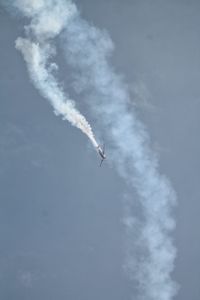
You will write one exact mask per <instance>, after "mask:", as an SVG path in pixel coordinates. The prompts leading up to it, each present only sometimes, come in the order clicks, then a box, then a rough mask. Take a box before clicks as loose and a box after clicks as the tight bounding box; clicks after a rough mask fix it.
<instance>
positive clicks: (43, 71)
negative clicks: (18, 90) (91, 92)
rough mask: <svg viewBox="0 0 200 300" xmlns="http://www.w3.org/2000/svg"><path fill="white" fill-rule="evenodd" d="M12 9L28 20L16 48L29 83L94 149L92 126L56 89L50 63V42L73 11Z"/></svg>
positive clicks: (36, 4)
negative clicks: (26, 71)
mask: <svg viewBox="0 0 200 300" xmlns="http://www.w3.org/2000/svg"><path fill="white" fill-rule="evenodd" d="M14 6H15V7H16V8H17V9H18V10H19V11H20V12H21V13H22V14H23V15H24V16H25V17H28V18H30V20H31V22H30V24H29V25H28V26H25V34H26V37H25V38H21V37H19V38H18V39H17V40H16V43H15V45H16V49H18V50H19V51H21V53H22V54H23V57H24V60H25V61H26V64H27V68H28V71H29V75H30V78H31V80H32V82H33V83H34V85H35V87H36V88H37V89H38V90H39V91H40V93H41V94H42V96H44V97H45V98H47V99H48V100H49V101H50V103H51V104H52V106H53V108H54V111H55V113H56V114H57V115H62V117H63V119H65V120H68V121H69V122H70V123H71V124H72V125H73V126H76V127H77V128H79V129H80V130H81V131H82V132H83V133H85V134H86V135H87V136H88V137H89V139H90V140H91V142H92V143H93V145H94V147H97V146H98V144H97V142H96V140H95V137H94V134H93V132H92V129H91V126H90V125H89V123H88V122H87V120H86V119H85V117H84V116H83V115H81V114H80V112H79V111H78V110H77V109H76V108H75V105H74V101H72V100H71V99H69V97H68V95H66V94H65V93H64V91H63V89H62V87H61V86H60V85H59V83H58V81H57V79H56V77H55V75H54V73H55V71H56V70H58V65H57V64H56V63H55V62H52V59H53V56H55V54H56V48H55V46H54V44H53V39H54V38H55V37H56V36H58V35H59V34H60V32H61V31H62V30H63V29H64V28H65V27H66V26H67V25H68V22H69V21H70V19H71V18H73V17H74V15H75V14H76V7H75V6H74V5H73V4H71V2H69V1H62V0H61V1H55V0H48V1H45V0H39V1H38V0H32V1H29V0H16V1H15V2H14Z"/></svg>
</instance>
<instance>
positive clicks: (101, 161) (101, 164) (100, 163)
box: [99, 159, 103, 167]
mask: <svg viewBox="0 0 200 300" xmlns="http://www.w3.org/2000/svg"><path fill="white" fill-rule="evenodd" d="M102 162H103V159H102V160H101V162H100V166H99V167H101V165H102Z"/></svg>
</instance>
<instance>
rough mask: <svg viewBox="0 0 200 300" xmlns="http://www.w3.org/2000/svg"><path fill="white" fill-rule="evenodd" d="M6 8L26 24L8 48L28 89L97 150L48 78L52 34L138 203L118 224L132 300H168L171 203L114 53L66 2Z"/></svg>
mask: <svg viewBox="0 0 200 300" xmlns="http://www.w3.org/2000/svg"><path fill="white" fill-rule="evenodd" d="M14 6H15V7H17V8H18V9H19V10H20V11H21V13H22V14H23V15H24V16H26V17H28V18H29V19H30V20H31V23H30V25H28V26H26V27H25V32H26V38H18V39H17V41H16V48H17V49H18V50H20V51H21V52H22V54H23V56H24V59H25V61H26V63H27V66H28V70H29V73H30V77H31V79H32V81H33V83H34V84H35V86H36V87H37V88H38V90H39V91H40V92H41V94H42V95H43V96H44V97H45V98H47V99H48V100H49V101H50V102H51V104H52V105H53V107H54V110H55V112H56V113H57V114H61V115H62V116H63V117H64V118H65V119H67V120H68V121H69V122H70V123H71V124H73V125H75V126H77V127H78V128H80V129H81V130H82V131H83V132H84V133H85V134H87V135H88V137H89V138H90V139H91V141H92V142H93V144H94V145H95V146H97V144H96V141H95V139H94V136H93V133H92V131H91V128H90V126H89V125H88V123H87V121H86V120H85V118H84V117H83V116H82V115H81V114H80V113H79V112H78V111H77V110H76V109H75V107H74V103H73V101H71V100H70V99H69V98H68V97H67V96H66V95H65V94H64V92H63V90H62V88H61V86H60V85H59V84H58V82H57V80H56V78H55V75H54V70H55V69H56V68H57V65H56V64H55V62H52V58H53V56H54V55H55V48H54V46H53V39H54V38H55V37H57V36H58V35H60V36H61V39H60V42H61V45H62V47H63V50H64V54H65V57H66V62H67V64H68V65H70V66H71V68H72V69H73V72H74V87H75V89H76V92H77V93H80V94H81V95H82V96H84V95H87V100H88V103H89V107H90V109H91V111H92V113H93V114H94V115H95V116H96V119H98V120H99V124H100V125H99V127H100V128H101V131H102V133H103V136H105V137H106V139H107V141H108V147H109V153H110V158H109V159H110V160H112V161H113V164H114V165H115V167H116V169H117V170H118V172H119V174H120V175H121V176H122V177H123V178H124V179H125V180H126V182H127V183H129V184H131V185H132V187H134V189H135V190H136V192H137V195H138V198H139V199H140V208H141V215H140V218H137V217H136V216H135V215H134V213H133V212H132V206H133V203H134V201H135V200H129V201H127V203H126V206H125V217H124V224H125V226H126V232H127V245H126V246H127V248H126V261H125V265H124V267H125V270H126V272H127V274H128V276H129V278H130V279H131V280H133V281H134V282H137V285H138V291H139V292H138V294H139V296H138V297H139V298H140V299H144V300H147V299H148V300H158V299H159V300H171V299H172V298H173V296H174V295H175V294H176V290H177V288H176V284H175V282H174V281H173V280H172V278H171V273H172V271H173V268H174V260H175V256H176V249H175V247H174V245H173V241H172V238H171V236H170V235H171V232H172V230H173V229H174V227H175V222H174V220H173V218H172V212H171V211H172V208H173V206H174V204H175V203H176V196H175V193H174V190H173V188H172V187H171V184H170V182H169V181H168V179H167V178H166V177H165V176H163V175H161V174H160V173H159V170H158V167H159V165H158V161H157V158H156V156H155V154H154V153H152V151H151V149H150V147H149V137H148V134H147V131H146V128H145V126H144V125H143V124H142V123H141V122H140V121H139V120H138V117H137V114H136V112H135V111H133V108H132V109H131V110H130V107H129V102H130V96H129V92H128V89H127V87H126V84H125V83H124V81H123V80H122V79H121V77H120V76H119V75H118V74H116V72H115V71H114V69H113V67H111V66H110V64H109V57H110V55H111V53H112V50H113V48H114V47H113V43H112V41H111V39H110V38H109V36H108V34H107V33H106V32H105V31H101V30H98V29H97V28H95V27H94V26H92V25H90V24H89V23H88V22H86V21H85V20H83V19H82V18H81V16H80V14H79V12H78V10H77V8H76V6H75V5H74V4H73V3H72V2H71V1H64V0H48V1H47V0H15V1H14Z"/></svg>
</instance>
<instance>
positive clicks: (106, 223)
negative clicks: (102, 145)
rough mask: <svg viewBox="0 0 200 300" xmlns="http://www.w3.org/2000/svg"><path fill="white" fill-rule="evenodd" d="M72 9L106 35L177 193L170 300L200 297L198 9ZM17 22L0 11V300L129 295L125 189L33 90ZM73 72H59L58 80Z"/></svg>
mask: <svg viewBox="0 0 200 300" xmlns="http://www.w3.org/2000/svg"><path fill="white" fill-rule="evenodd" d="M76 3H77V5H78V7H79V8H80V10H81V12H82V16H83V17H84V18H85V19H87V20H88V21H90V22H92V24H94V25H95V26H97V27H99V28H101V29H106V30H107V31H108V32H109V34H110V36H111V38H112V40H113V42H114V44H115V51H114V54H113V57H112V59H111V61H112V64H113V65H114V66H115V69H116V70H117V72H118V73H121V74H123V76H124V78H125V80H126V82H127V84H128V86H129V89H130V93H131V95H132V104H133V105H134V106H136V109H137V110H138V114H139V116H140V119H141V120H142V121H143V122H144V123H145V124H146V127H147V128H148V131H149V134H150V136H151V142H152V148H153V149H154V150H155V151H157V153H158V155H159V158H160V170H161V171H162V173H165V174H166V175H167V176H168V177H169V178H170V180H171V182H172V184H173V186H174V189H175V190H176V193H177V197H178V206H177V207H176V210H175V211H174V215H175V218H176V221H177V227H176V230H175V232H174V241H175V244H176V246H177V249H178V255H177V259H176V263H175V271H174V273H173V278H175V280H176V281H177V282H178V283H179V284H180V286H181V288H180V291H179V294H178V295H177V296H176V298H175V299H176V300H180V299H181V300H186V299H192V300H199V298H200V254H199V253H200V234H199V227H200V221H199V210H200V204H199V196H200V192H199V178H200V171H199V170H200V163H199V153H200V143H199V138H198V137H199V134H198V133H199V130H198V129H199V112H200V84H199V79H200V34H199V28H200V18H199V16H200V2H199V1H193V0H191V1H189V0H187V1H186V0H173V1H172V0H168V1H163V0H159V1H158V0H149V1H146V0H140V1H139V0H137V1H136V0H124V1H123V2H122V1H119V0H107V1H103V0H102V1H95V0H79V1H76ZM23 25H24V20H20V19H17V18H16V19H13V18H11V17H10V16H9V15H8V13H7V12H6V11H5V10H4V9H3V8H2V7H1V9H0V99H1V101H0V166H1V167H0V298H1V299H4V300H18V299H20V300H23V299H24V300H25V299H30V300H34V299H38V300H40V299H43V300H44V299H48V300H53V299H59V300H62V299H63V300H64V299H70V300H86V299H87V300H90V299H95V300H98V299H99V300H100V299H102V298H103V299H105V300H107V299H109V300H112V299H115V300H122V299H132V298H133V299H134V285H133V284H132V283H131V282H130V281H129V279H128V278H127V276H126V274H124V271H123V268H122V266H123V263H124V259H125V249H124V248H125V229H124V226H123V222H122V219H123V195H124V193H126V191H127V189H128V187H127V186H126V184H125V183H124V182H123V180H122V179H121V178H119V176H118V175H117V173H116V171H115V169H114V168H113V167H112V166H110V165H109V162H105V164H104V165H103V167H102V168H101V169H100V168H99V157H98V156H97V154H96V153H95V151H94V150H93V148H92V147H91V145H90V143H89V142H88V140H87V139H86V137H85V136H84V135H83V134H82V133H81V132H80V131H78V130H77V129H76V128H73V127H71V125H70V124H68V123H67V122H63V121H62V120H61V119H60V118H59V117H56V116H55V115H54V114H53V112H52V108H51V106H50V105H49V103H48V102H47V101H46V100H45V99H43V98H42V97H41V96H40V95H39V93H38V91H37V90H36V89H35V88H34V86H33V85H32V84H31V82H30V80H29V77H28V74H27V70H26V66H25V63H24V61H23V59H22V57H21V55H20V54H19V52H18V51H16V49H15V47H14V41H15V39H16V38H17V37H18V36H21V35H23ZM60 62H61V63H62V55H61V56H60ZM69 76H70V73H69V70H68V69H67V68H66V69H65V68H64V67H62V82H63V84H66V82H67V79H66V82H65V77H66V78H68V77H69ZM76 101H77V107H78V108H80V109H81V111H82V112H84V114H85V115H86V116H87V119H88V120H89V121H90V120H91V121H94V120H93V117H92V116H91V115H90V112H89V109H88V108H87V106H86V105H85V104H84V103H83V102H81V99H76ZM92 125H93V124H92ZM94 128H95V123H94ZM97 130H98V128H97ZM133 197H135V201H137V199H136V195H135V194H133ZM133 238H134V237H133Z"/></svg>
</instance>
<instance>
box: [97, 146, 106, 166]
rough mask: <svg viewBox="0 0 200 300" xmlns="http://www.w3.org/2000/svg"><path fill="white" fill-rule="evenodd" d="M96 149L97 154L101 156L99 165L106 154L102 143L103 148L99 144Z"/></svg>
mask: <svg viewBox="0 0 200 300" xmlns="http://www.w3.org/2000/svg"><path fill="white" fill-rule="evenodd" d="M97 151H98V153H99V155H100V156H101V162H100V167H101V165H102V162H103V161H104V159H106V155H105V145H103V149H102V148H101V146H100V145H98V146H97Z"/></svg>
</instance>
